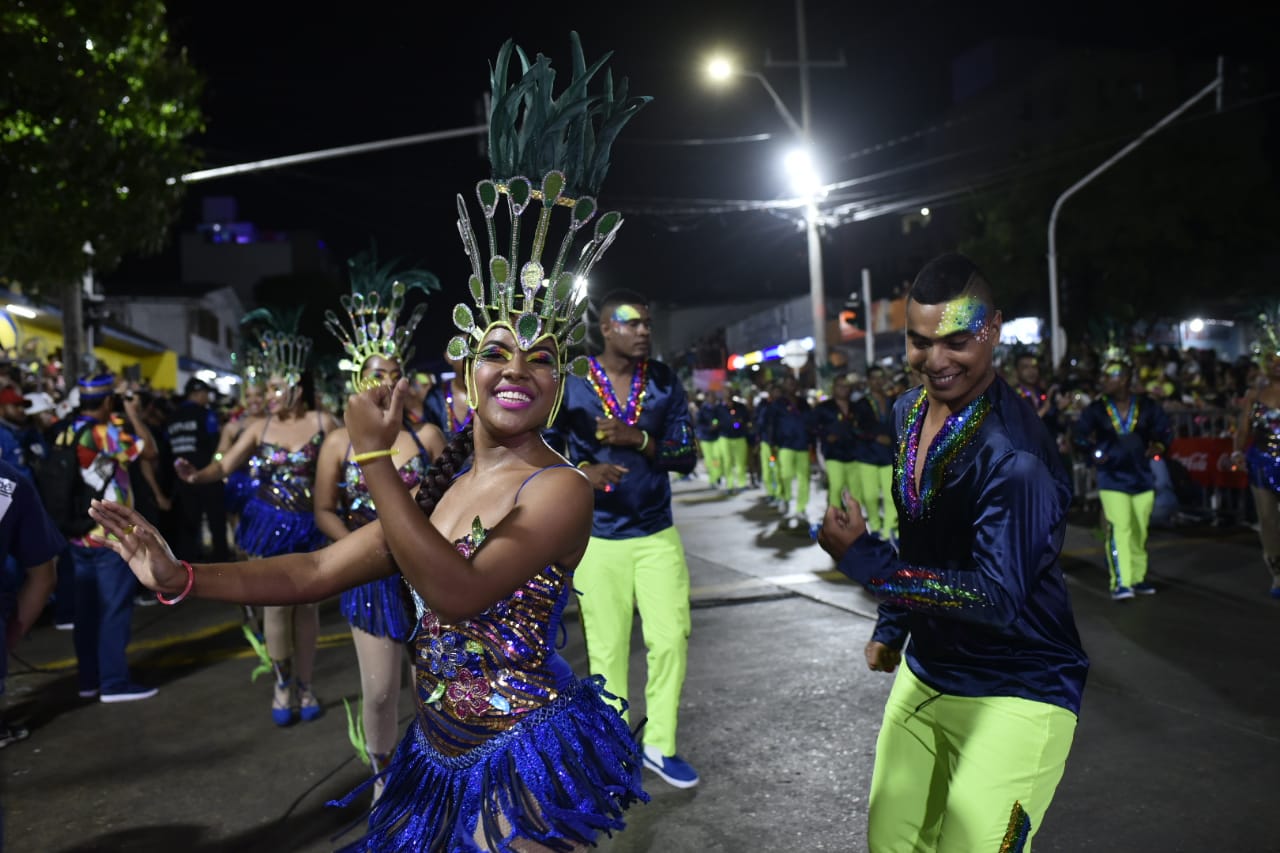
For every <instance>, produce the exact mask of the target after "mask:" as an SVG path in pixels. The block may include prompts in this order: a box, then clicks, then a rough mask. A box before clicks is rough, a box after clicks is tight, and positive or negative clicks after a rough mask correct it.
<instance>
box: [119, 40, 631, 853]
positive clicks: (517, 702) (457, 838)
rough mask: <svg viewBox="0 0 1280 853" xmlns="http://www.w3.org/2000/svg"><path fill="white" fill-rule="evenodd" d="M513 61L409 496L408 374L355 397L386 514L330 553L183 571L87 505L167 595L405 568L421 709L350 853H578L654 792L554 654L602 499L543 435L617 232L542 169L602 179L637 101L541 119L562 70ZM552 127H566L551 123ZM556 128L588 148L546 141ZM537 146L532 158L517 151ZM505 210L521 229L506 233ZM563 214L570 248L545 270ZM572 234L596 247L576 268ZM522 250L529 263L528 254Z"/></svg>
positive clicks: (305, 591)
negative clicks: (441, 379)
mask: <svg viewBox="0 0 1280 853" xmlns="http://www.w3.org/2000/svg"><path fill="white" fill-rule="evenodd" d="M511 59H513V56H512V46H511V44H510V43H509V42H508V43H507V44H506V45H504V46H503V48H502V50H501V52H500V53H499V56H498V60H497V62H496V63H495V64H494V66H493V67H494V72H493V77H492V79H493V82H494V88H495V91H494V93H493V98H492V100H491V101H490V103H491V105H492V106H491V114H490V121H491V128H492V129H491V134H490V138H491V140H492V144H491V145H490V148H489V151H490V156H491V157H492V158H493V170H494V174H495V176H496V177H495V178H494V179H493V180H485V181H481V182H480V183H479V184H478V185H477V188H476V190H477V192H476V195H477V197H478V199H479V202H480V205H481V209H482V212H483V216H484V224H485V232H486V233H487V235H488V237H489V241H488V250H489V251H488V252H487V253H486V252H485V251H484V249H482V248H481V247H482V246H483V245H484V244H483V243H481V242H480V241H478V240H477V237H476V234H475V232H474V230H473V229H472V224H471V215H470V213H469V212H468V210H467V208H466V205H465V202H464V201H463V200H462V198H461V197H459V199H458V212H459V217H460V221H459V231H460V233H461V234H462V237H463V240H464V243H465V245H466V249H467V254H468V256H469V258H470V260H471V263H472V276H471V281H470V291H471V295H472V299H473V301H474V303H475V304H474V305H471V306H468V305H459V306H457V307H455V309H454V314H453V318H454V322H455V323H456V324H457V325H458V326H459V327H460V328H462V329H463V330H464V333H463V336H461V337H458V338H454V340H453V341H452V342H451V343H450V349H451V352H452V353H453V354H454V355H455V356H457V357H459V358H463V359H465V360H466V368H465V372H466V384H467V388H468V396H469V398H470V399H471V401H472V403H473V411H474V416H473V418H472V424H471V427H470V429H466V430H463V432H461V433H460V434H459V435H458V436H455V437H454V438H453V439H452V440H451V442H450V444H449V447H448V448H447V449H446V450H445V452H444V454H443V456H442V458H441V461H440V466H439V468H438V469H437V470H435V471H433V472H432V473H431V475H430V476H429V477H428V479H427V482H425V483H424V484H423V485H422V487H421V489H420V490H419V492H418V497H417V501H416V502H415V499H414V498H413V496H411V495H410V493H409V490H408V489H406V488H405V485H404V482H403V481H402V480H401V479H400V475H399V473H398V472H397V471H396V468H395V466H394V464H392V460H393V458H394V454H393V453H392V447H391V444H392V442H393V441H395V440H396V438H397V436H399V434H400V432H401V430H402V429H403V412H402V411H401V406H402V403H403V401H404V398H405V392H406V390H407V386H408V383H407V382H406V381H405V380H403V379H402V380H401V381H400V382H399V383H397V385H396V386H395V389H394V390H392V389H389V388H387V387H385V386H381V387H378V388H375V389H372V390H370V391H366V392H363V393H362V394H359V395H355V396H353V397H352V398H351V399H350V400H349V401H348V407H347V412H346V415H347V428H348V429H349V430H350V435H351V442H352V448H353V450H354V451H355V453H354V455H353V458H354V459H355V460H356V461H357V462H358V463H359V464H361V465H363V466H364V473H365V480H366V482H367V483H368V486H369V492H370V495H371V496H372V498H373V500H374V501H375V503H376V505H377V507H378V518H377V519H376V520H375V521H373V522H371V523H369V524H366V525H365V526H364V527H361V528H360V529H359V530H356V531H355V532H353V533H351V535H349V536H346V537H344V538H342V539H340V540H339V541H337V542H335V543H333V544H332V545H330V546H329V547H327V548H324V549H322V550H320V551H317V552H314V553H308V554H290V555H286V556H281V557H276V558H272V559H268V560H261V561H253V562H250V563H238V564H236V563H233V564H222V565H210V566H190V565H187V564H180V563H178V562H177V561H175V560H174V559H173V558H172V556H171V554H170V552H169V550H168V548H167V546H166V545H165V543H164V542H163V541H162V540H161V539H159V538H158V537H157V535H156V533H155V530H154V528H151V527H150V526H149V525H147V524H146V523H145V522H144V521H143V520H142V519H141V517H139V516H138V515H137V514H136V513H132V512H130V511H129V510H126V509H124V508H122V507H117V506H116V505H114V504H101V505H99V506H98V507H97V508H96V509H95V511H94V514H95V515H96V516H97V517H99V518H102V519H103V520H105V521H106V522H107V524H108V526H109V530H110V531H111V532H112V533H113V534H115V535H116V536H118V537H120V541H119V542H112V543H111V547H113V548H115V549H116V550H117V551H118V552H119V553H120V554H121V555H123V556H125V557H126V558H127V559H128V560H129V561H130V565H131V566H132V568H133V569H134V571H135V572H137V574H138V576H139V577H140V578H142V579H143V581H144V582H145V583H146V584H147V585H148V586H149V587H151V588H153V589H156V590H158V591H159V593H160V594H163V595H164V596H165V597H166V598H165V600H167V601H174V600H176V599H180V598H182V597H183V596H185V595H198V596H204V597H209V598H217V599H221V600H225V601H260V602H283V601H292V602H300V601H317V600H320V599H323V598H326V597H328V596H330V595H333V594H335V593H337V592H338V591H340V590H342V589H346V588H350V587H351V586H355V585H358V584H363V583H368V582H370V581H374V580H378V579H380V578H385V577H388V576H390V575H391V574H393V573H394V572H395V571H396V570H397V569H398V570H399V571H400V572H401V573H402V574H403V575H404V577H405V580H406V581H407V582H408V583H409V585H410V586H411V587H412V590H413V592H414V595H415V603H416V604H417V605H418V624H417V633H416V635H415V637H414V641H413V642H414V655H413V660H414V666H415V680H416V685H415V686H416V690H415V698H416V702H417V713H416V715H415V718H414V721H413V723H412V724H411V725H410V727H409V731H408V732H407V733H406V734H405V737H404V739H403V740H402V741H401V742H400V746H399V747H398V748H397V750H396V753H395V755H394V756H393V757H392V760H391V765H390V766H389V767H388V769H387V772H386V777H385V778H386V788H385V790H384V791H383V794H382V796H381V797H380V798H379V799H378V802H377V803H376V804H375V805H374V807H373V812H372V814H371V815H370V819H369V832H368V834H367V835H366V837H365V838H364V839H362V840H361V841H360V842H358V843H357V844H355V845H352V846H351V847H350V848H348V849H350V850H361V851H384V850H406V849H412V850H451V851H478V850H483V851H514V850H520V851H527V850H539V849H554V850H561V851H568V850H580V849H582V848H583V847H586V846H590V845H594V844H595V843H596V841H597V839H598V837H599V835H600V833H602V832H611V831H613V830H616V829H621V828H622V826H623V822H622V816H623V811H624V809H626V808H627V807H628V806H629V805H630V804H631V803H633V802H635V801H636V800H638V799H647V797H646V796H645V794H644V793H643V791H642V789H641V786H640V755H639V752H638V750H637V747H636V745H635V742H634V740H633V739H632V737H631V734H630V732H629V730H628V729H627V726H626V724H625V722H624V721H623V719H622V717H621V716H620V715H619V714H618V713H617V711H616V710H614V709H613V708H611V707H610V706H609V705H608V704H607V703H606V702H605V701H604V700H603V698H602V695H601V694H602V687H601V685H600V681H599V679H597V678H589V679H581V680H580V679H578V678H576V677H575V676H574V674H573V672H572V670H571V669H570V667H569V665H568V663H567V662H566V661H565V660H564V658H562V657H561V656H560V655H559V654H558V653H557V652H556V649H555V645H556V639H557V637H558V635H559V632H560V618H561V614H562V613H563V611H564V608H565V605H566V604H568V601H569V597H570V596H571V595H572V591H573V587H574V583H575V581H574V569H575V567H576V565H577V564H578V561H579V560H580V559H581V557H582V554H583V553H584V551H585V550H586V548H587V543H588V539H589V537H590V532H591V514H592V490H591V486H590V484H589V483H588V481H587V479H586V478H585V477H584V476H583V475H582V474H581V473H580V472H578V471H576V470H574V469H573V467H572V466H571V465H569V464H568V463H567V462H566V461H565V459H564V458H563V457H561V456H559V455H558V454H556V453H554V452H553V451H552V450H551V449H550V448H549V447H547V445H546V443H545V442H544V441H543V439H542V431H543V430H544V429H545V428H546V427H547V425H548V422H549V421H550V420H551V419H552V418H554V416H555V413H556V409H557V408H558V406H559V403H560V399H561V395H562V394H563V393H564V382H565V377H566V372H567V370H568V369H570V365H569V364H567V361H568V358H567V351H568V349H569V348H570V347H572V346H575V345H577V344H578V343H580V342H581V341H582V339H583V337H584V334H585V327H584V325H583V324H582V323H581V318H582V314H583V310H584V309H585V300H584V297H585V293H583V288H581V287H579V286H578V285H577V284H576V282H579V281H582V280H585V279H586V277H587V276H588V275H589V274H590V272H591V269H592V267H593V265H594V263H595V262H596V261H597V260H598V259H599V257H600V255H601V254H602V253H603V251H604V250H605V249H606V248H607V247H608V245H609V244H610V243H611V242H612V241H613V239H614V237H615V235H616V233H617V229H618V227H619V226H620V225H621V221H622V219H621V216H620V215H618V214H617V213H614V212H608V213H604V214H601V215H597V214H598V210H597V207H596V203H595V199H594V196H593V195H592V193H593V192H594V191H595V190H596V188H597V183H594V182H591V181H590V180H588V179H587V178H580V177H577V176H576V175H568V174H566V173H564V172H561V171H558V170H557V169H556V168H555V167H556V166H563V165H565V164H564V163H563V162H562V161H561V160H556V159H547V158H550V157H551V156H552V155H556V154H558V155H560V156H561V157H566V156H568V155H567V154H566V152H567V151H571V152H573V153H574V154H575V155H580V156H582V157H584V158H585V161H583V162H580V161H579V160H578V159H576V157H575V159H572V160H570V162H569V165H572V166H574V167H576V168H577V169H578V170H579V172H580V173H581V174H583V175H589V176H591V177H592V178H594V181H595V182H598V181H599V180H601V179H602V178H603V175H604V173H605V170H606V168H607V159H608V145H607V143H606V142H602V141H601V140H603V139H605V138H606V137H605V136H604V135H603V134H602V133H601V131H600V126H599V123H600V122H602V121H604V120H605V119H606V118H607V119H608V121H609V122H611V126H612V127H615V128H616V126H617V125H619V124H620V123H622V122H625V120H626V119H627V118H628V117H629V116H630V115H631V114H632V113H634V112H635V111H636V110H637V109H639V108H640V106H641V105H642V104H643V103H644V100H643V99H639V98H630V99H628V98H626V96H625V92H626V89H625V85H626V84H625V81H624V82H623V83H621V84H619V85H618V86H617V87H610V88H609V89H608V90H607V91H606V93H605V94H603V95H599V96H596V97H592V98H585V97H583V98H574V99H570V98H564V99H563V100H562V101H560V102H558V103H559V105H558V106H557V107H551V106H548V104H547V103H546V102H547V101H550V100H552V82H553V79H554V72H553V70H552V68H551V66H550V62H549V61H548V60H547V59H546V58H545V57H542V56H539V57H537V59H536V60H534V61H532V62H530V63H528V70H527V71H526V72H525V73H524V76H523V77H522V78H521V79H520V83H519V84H517V85H516V86H514V87H509V86H508V79H509V77H510V64H511ZM521 59H522V60H523V54H522V55H521ZM574 59H575V62H574V66H573V67H574V74H573V82H572V83H571V84H570V85H571V86H572V87H574V88H576V89H578V90H581V89H584V88H585V87H586V79H589V78H590V77H592V76H594V75H596V74H597V73H599V71H600V69H601V66H602V64H603V60H601V61H600V62H597V63H595V64H593V65H591V66H587V64H586V63H585V62H584V61H583V59H582V54H581V49H580V48H579V47H578V44H577V37H576V36H575V37H574ZM614 93H617V97H618V100H615V99H614V97H613V96H614ZM527 99H528V100H536V103H535V104H534V105H532V106H530V104H529V103H528V100H527ZM526 109H527V110H528V112H526ZM557 110H561V111H568V114H563V115H562V114H560V113H558V112H557ZM553 119H563V121H556V122H555V123H554V125H555V126H551V127H545V126H542V125H541V124H539V122H541V121H552V120H553ZM565 127H568V128H569V129H570V130H571V131H572V132H573V133H574V134H578V135H580V142H581V143H582V144H579V145H552V144H550V139H551V137H552V136H555V137H556V138H557V139H558V138H559V136H558V134H559V133H561V132H562V131H563V130H564V128H565ZM521 131H523V132H521ZM526 138H528V139H530V143H529V145H528V146H527V147H518V146H517V145H516V142H517V141H518V140H521V139H526ZM593 140H594V141H593ZM544 142H545V143H546V144H543V143H544ZM527 174H535V175H542V176H543V177H542V179H541V181H540V183H538V184H534V183H533V182H531V181H529V180H528V179H527V178H523V177H510V176H517V175H527ZM535 193H536V195H535ZM500 208H501V210H502V211H503V212H504V213H506V212H508V211H509V212H510V218H509V223H495V222H494V219H495V215H496V214H497V213H498V211H499V209H500ZM522 215H524V216H527V217H528V218H529V227H530V230H533V226H532V223H533V221H535V220H536V222H537V224H538V227H537V230H536V231H535V234H534V239H533V240H532V241H531V245H532V248H531V249H530V248H529V246H528V245H526V246H525V247H523V248H522V247H521V246H520V244H519V241H518V239H517V240H515V241H513V242H515V244H516V245H515V246H513V248H514V249H515V251H513V252H512V253H511V255H510V257H507V256H503V255H500V254H498V252H497V248H496V246H497V243H496V238H495V237H494V234H495V224H500V225H504V226H507V227H509V228H510V231H507V232H506V233H514V234H518V233H519V230H520V227H519V226H520V223H521V217H522ZM503 218H507V217H506V216H504V217H503ZM553 220H555V221H558V225H556V226H555V227H556V230H557V231H559V232H560V233H562V234H563V237H562V238H561V239H560V241H559V243H560V245H559V249H558V251H556V250H555V249H552V253H551V257H544V248H545V247H546V246H547V242H548V240H547V234H548V232H549V230H550V228H551V227H552V224H553ZM564 220H568V221H567V222H565V221H564ZM504 231H505V228H504ZM580 233H581V234H583V235H585V243H586V245H585V246H581V245H580V246H579V251H577V252H574V253H573V254H572V257H574V258H577V259H578V261H577V264H576V265H573V266H569V265H567V264H566V258H568V257H569V256H570V249H572V248H573V244H574V243H575V242H578V243H579V244H581V243H582V242H583V240H582V239H581V238H580V237H579V234H580ZM575 238H578V239H575ZM522 251H524V252H529V254H526V255H524V258H526V259H527V260H523V263H522V257H521V254H520V253H521V252H522ZM544 264H545V266H544ZM519 270H523V271H524V273H525V274H523V275H521V274H520V273H518V271H519ZM544 281H545V282H546V283H545V284H544ZM468 458H470V459H471V464H470V465H469V466H466V467H465V468H464V463H465V462H466V460H467V459H468Z"/></svg>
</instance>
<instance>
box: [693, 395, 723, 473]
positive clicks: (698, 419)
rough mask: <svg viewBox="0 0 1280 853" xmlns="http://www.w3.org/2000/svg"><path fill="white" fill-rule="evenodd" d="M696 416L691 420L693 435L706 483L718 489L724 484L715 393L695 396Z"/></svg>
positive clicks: (717, 403)
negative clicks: (699, 453) (705, 472)
mask: <svg viewBox="0 0 1280 853" xmlns="http://www.w3.org/2000/svg"><path fill="white" fill-rule="evenodd" d="M697 406H698V414H697V415H696V416H695V417H694V419H693V434H694V437H695V438H696V439H697V440H698V450H699V452H701V453H702V464H703V465H705V466H706V469H707V483H709V484H710V485H711V488H713V489H718V488H720V484H721V483H722V482H724V479H725V477H724V453H723V452H722V451H723V448H722V446H721V444H720V418H719V412H718V408H719V400H718V396H717V392H715V391H708V392H704V393H700V394H698V395H697Z"/></svg>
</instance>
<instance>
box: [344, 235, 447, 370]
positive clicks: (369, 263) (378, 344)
mask: <svg viewBox="0 0 1280 853" xmlns="http://www.w3.org/2000/svg"><path fill="white" fill-rule="evenodd" d="M398 261H399V259H398V258H396V259H393V260H390V261H388V262H387V263H385V264H382V265H379V264H378V252H377V248H376V247H373V248H371V249H370V250H369V251H368V252H361V253H360V254H358V255H356V256H355V257H353V258H351V259H350V260H348V261H347V270H348V274H349V277H350V279H351V294H350V295H349V296H348V295H346V294H343V296H342V307H343V309H344V310H345V311H346V313H347V324H346V325H344V324H343V323H342V321H341V320H339V318H338V315H337V314H335V313H334V312H333V311H325V312H324V325H325V328H326V329H328V330H329V331H330V332H332V333H333V336H334V337H336V338H337V339H338V342H339V343H341V344H342V348H343V349H345V350H346V351H347V355H348V356H349V357H350V360H351V374H352V384H353V385H354V386H355V387H356V389H357V390H360V389H361V385H362V380H361V375H362V374H363V373H364V364H365V362H366V361H368V360H369V359H370V358H372V357H374V356H381V357H383V358H387V359H391V360H392V361H396V362H399V364H400V365H401V366H402V367H403V366H405V365H406V364H407V363H408V361H409V359H410V358H412V357H413V345H412V340H413V332H414V330H415V329H416V328H417V327H418V323H419V322H421V321H422V316H423V315H424V314H425V313H426V312H427V306H426V305H425V304H420V305H418V307H416V308H415V309H414V310H413V313H412V314H410V315H409V317H408V319H406V320H404V321H403V322H401V318H400V312H401V311H403V310H404V297H405V294H406V293H407V292H408V291H410V290H412V289H414V288H417V289H419V290H421V291H422V292H423V293H430V292H431V291H433V290H439V289H440V280H439V279H438V278H436V277H435V275H433V274H432V273H430V272H427V271H426V270H421V269H412V270H402V271H400V272H396V271H395V266H396V264H397V262H398Z"/></svg>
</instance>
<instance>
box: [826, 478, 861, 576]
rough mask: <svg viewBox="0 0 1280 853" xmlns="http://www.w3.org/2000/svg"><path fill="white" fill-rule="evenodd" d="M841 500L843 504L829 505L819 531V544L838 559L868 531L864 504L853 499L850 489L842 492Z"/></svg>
mask: <svg viewBox="0 0 1280 853" xmlns="http://www.w3.org/2000/svg"><path fill="white" fill-rule="evenodd" d="M840 500H841V502H842V503H843V506H840V507H835V506H832V507H827V514H826V516H825V517H824V518H823V519H822V529H821V530H819V531H818V544H819V545H821V546H822V550H824V551H826V552H827V553H828V554H830V555H831V556H832V557H833V558H835V559H836V560H837V561H838V560H840V558H841V557H843V556H844V552H845V551H848V550H849V547H850V546H851V545H853V543H854V541H855V540H856V539H857V538H858V537H859V536H861V535H862V534H864V533H866V532H867V522H866V520H865V519H864V518H863V517H862V505H861V504H860V503H858V502H857V501H856V500H854V499H853V495H851V494H849V490H848V489H845V490H844V491H842V492H841V493H840Z"/></svg>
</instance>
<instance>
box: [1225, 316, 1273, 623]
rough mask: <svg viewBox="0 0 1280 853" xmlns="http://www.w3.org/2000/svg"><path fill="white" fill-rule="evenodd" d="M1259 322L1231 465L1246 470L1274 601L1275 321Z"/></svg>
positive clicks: (1269, 319) (1270, 318)
mask: <svg viewBox="0 0 1280 853" xmlns="http://www.w3.org/2000/svg"><path fill="white" fill-rule="evenodd" d="M1259 319H1260V322H1261V325H1262V331H1263V339H1262V341H1260V342H1259V343H1258V344H1256V345H1255V347H1254V348H1255V350H1256V353H1257V356H1258V361H1259V363H1260V364H1261V366H1262V370H1263V375H1262V377H1261V380H1260V384H1259V385H1258V386H1257V387H1256V388H1250V389H1249V392H1248V393H1247V394H1245V398H1244V401H1243V405H1241V407H1240V423H1239V425H1238V427H1237V428H1236V439H1235V443H1236V449H1235V452H1234V453H1233V454H1232V459H1231V461H1232V462H1233V463H1234V464H1235V465H1245V466H1246V468H1247V470H1248V472H1249V488H1250V489H1251V490H1252V491H1253V503H1254V506H1255V507H1257V510H1258V534H1259V535H1260V536H1261V538H1262V558H1263V559H1264V560H1266V563H1267V568H1268V569H1270V570H1271V597H1272V598H1280V317H1267V316H1265V315H1264V316H1262V317H1261V318H1259ZM1246 448H1247V449H1246Z"/></svg>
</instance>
